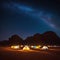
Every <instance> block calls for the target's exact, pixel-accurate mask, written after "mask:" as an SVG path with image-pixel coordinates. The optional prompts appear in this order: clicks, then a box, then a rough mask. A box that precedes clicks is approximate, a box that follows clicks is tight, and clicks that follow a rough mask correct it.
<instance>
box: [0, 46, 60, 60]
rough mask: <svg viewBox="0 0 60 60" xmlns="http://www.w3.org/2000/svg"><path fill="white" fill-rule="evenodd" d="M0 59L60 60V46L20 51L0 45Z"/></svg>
mask: <svg viewBox="0 0 60 60" xmlns="http://www.w3.org/2000/svg"><path fill="white" fill-rule="evenodd" d="M0 60H60V48H50V49H49V50H45V51H43V50H31V51H22V50H13V49H10V48H9V47H0Z"/></svg>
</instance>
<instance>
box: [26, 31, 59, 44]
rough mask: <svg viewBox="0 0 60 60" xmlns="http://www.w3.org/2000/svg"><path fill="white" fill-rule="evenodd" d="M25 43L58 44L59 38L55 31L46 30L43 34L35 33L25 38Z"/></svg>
mask: <svg viewBox="0 0 60 60" xmlns="http://www.w3.org/2000/svg"><path fill="white" fill-rule="evenodd" d="M25 42H26V43H27V44H30V43H31V44H36V45H38V44H41V45H60V38H59V37H58V36H57V35H56V33H55V32H52V31H48V32H45V33H43V34H39V33H37V34H35V35H33V36H32V37H27V39H25Z"/></svg>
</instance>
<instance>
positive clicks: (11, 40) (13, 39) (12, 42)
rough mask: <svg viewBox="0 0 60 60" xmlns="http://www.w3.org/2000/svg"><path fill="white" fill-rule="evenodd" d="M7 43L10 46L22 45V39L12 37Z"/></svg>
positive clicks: (16, 36)
mask: <svg viewBox="0 0 60 60" xmlns="http://www.w3.org/2000/svg"><path fill="white" fill-rule="evenodd" d="M9 43H10V44H22V43H23V39H22V38H21V37H19V36H18V35H13V36H11V37H10V38H9Z"/></svg>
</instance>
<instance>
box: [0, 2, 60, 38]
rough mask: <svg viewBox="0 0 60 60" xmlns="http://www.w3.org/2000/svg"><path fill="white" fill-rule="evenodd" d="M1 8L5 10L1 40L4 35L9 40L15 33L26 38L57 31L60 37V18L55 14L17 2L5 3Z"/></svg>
mask: <svg viewBox="0 0 60 60" xmlns="http://www.w3.org/2000/svg"><path fill="white" fill-rule="evenodd" d="M1 6H2V8H3V9H4V14H3V16H2V17H4V18H3V19H2V21H1V23H2V24H1V27H2V28H1V30H2V31H1V34H0V36H1V39H3V38H2V36H5V35H4V34H6V36H5V37H4V38H5V39H7V35H8V37H9V36H10V35H12V34H15V33H16V34H18V35H20V34H21V36H22V37H26V36H28V35H33V34H35V33H44V32H46V31H55V32H56V33H57V34H58V35H60V32H59V30H60V23H59V22H60V18H59V16H58V15H57V14H55V13H52V12H49V11H46V10H44V9H42V10H40V9H37V8H35V7H32V6H30V5H27V4H23V3H16V2H10V3H8V2H4V3H3V4H2V5H1ZM3 21H5V22H3Z"/></svg>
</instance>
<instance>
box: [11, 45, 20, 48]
mask: <svg viewBox="0 0 60 60" xmlns="http://www.w3.org/2000/svg"><path fill="white" fill-rule="evenodd" d="M11 48H12V49H19V45H16V46H11Z"/></svg>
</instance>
